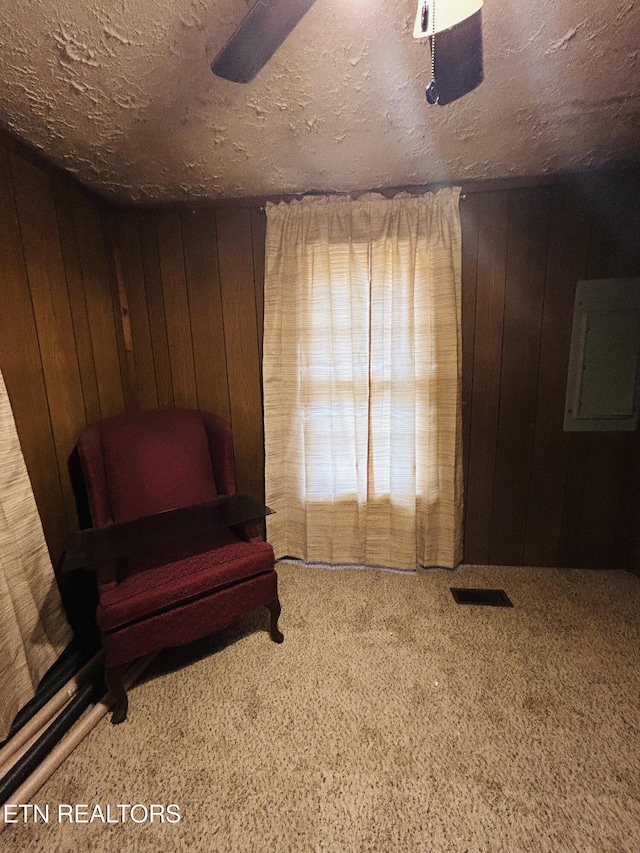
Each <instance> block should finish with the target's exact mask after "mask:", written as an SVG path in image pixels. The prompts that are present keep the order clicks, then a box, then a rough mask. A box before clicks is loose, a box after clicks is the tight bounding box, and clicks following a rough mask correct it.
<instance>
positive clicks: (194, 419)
mask: <svg viewBox="0 0 640 853" xmlns="http://www.w3.org/2000/svg"><path fill="white" fill-rule="evenodd" d="M78 452H79V456H80V461H81V463H82V469H83V473H84V478H85V483H86V487H87V496H88V499H89V507H90V510H91V518H92V522H93V524H94V526H96V527H103V526H105V525H106V524H111V523H112V522H118V521H129V520H131V519H134V518H139V517H140V516H143V515H153V514H154V513H158V512H164V511H166V510H169V509H175V508H177V507H182V506H190V505H192V504H198V503H203V502H204V501H209V500H213V499H214V498H215V497H216V496H217V495H218V494H233V493H234V492H235V484H234V475H233V442H232V438H231V429H230V427H229V425H228V424H227V423H226V422H225V421H224V420H223V419H222V418H219V417H217V416H216V415H213V414H211V413H208V412H200V411H196V410H193V409H175V408H170V409H169V408H167V409H148V410H135V411H129V412H123V413H122V414H119V415H114V416H113V417H110V418H105V419H104V420H102V421H98V422H97V423H95V424H91V425H90V426H88V427H87V428H86V429H85V430H84V431H83V432H82V434H81V436H80V439H79V441H78Z"/></svg>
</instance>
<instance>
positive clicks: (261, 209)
mask: <svg viewBox="0 0 640 853" xmlns="http://www.w3.org/2000/svg"><path fill="white" fill-rule="evenodd" d="M466 200H467V194H466V193H460V201H466ZM266 210H267V209H266V207H265V206H264V205H263V204H261V205H260V207H259V208H258V212H259V213H266Z"/></svg>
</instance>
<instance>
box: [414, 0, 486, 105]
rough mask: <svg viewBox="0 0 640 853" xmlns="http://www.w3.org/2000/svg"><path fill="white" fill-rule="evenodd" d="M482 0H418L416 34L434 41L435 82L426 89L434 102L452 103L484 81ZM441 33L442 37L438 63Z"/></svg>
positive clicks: (432, 73) (432, 45)
mask: <svg viewBox="0 0 640 853" xmlns="http://www.w3.org/2000/svg"><path fill="white" fill-rule="evenodd" d="M482 3H483V0H418V9H417V11H416V20H415V24H414V27H413V37H414V38H415V39H426V38H428V39H429V40H430V43H431V82H430V84H429V85H428V86H427V89H426V96H427V101H428V102H429V103H430V104H441V105H444V104H447V103H450V102H451V101H453V100H455V99H456V98H459V97H460V96H461V95H463V94H466V93H467V92H470V91H471V89H474V88H475V87H476V86H478V85H479V84H480V83H481V82H482V79H483V70H482V30H481V20H480V16H481V11H480V10H481V9H482ZM463 22H464V25H463ZM437 33H441V34H442V36H441V38H440V39H439V40H438V45H439V49H438V62H437V65H436V34H437ZM436 74H437V79H438V81H439V83H440V85H439V83H436Z"/></svg>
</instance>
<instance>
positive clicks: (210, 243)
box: [182, 211, 231, 420]
mask: <svg viewBox="0 0 640 853" xmlns="http://www.w3.org/2000/svg"><path fill="white" fill-rule="evenodd" d="M182 237H183V243H184V260H185V271H186V276H187V281H188V283H189V310H190V318H191V335H192V340H193V358H194V365H195V373H196V387H197V393H198V406H199V407H200V408H201V409H204V410H205V411H210V412H215V413H216V414H217V415H220V416H221V417H223V418H225V419H226V420H229V419H230V417H231V410H230V406H229V383H228V381H227V350H226V345H225V330H224V323H223V319H222V297H221V294H220V273H219V270H218V244H217V235H216V222H215V215H214V214H213V212H211V211H208V212H199V213H197V212H191V211H185V212H184V213H183V215H182Z"/></svg>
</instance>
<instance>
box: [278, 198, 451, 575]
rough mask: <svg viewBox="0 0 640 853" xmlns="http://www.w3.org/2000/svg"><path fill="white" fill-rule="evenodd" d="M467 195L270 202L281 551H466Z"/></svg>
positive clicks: (339, 556)
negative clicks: (463, 301) (463, 226)
mask: <svg viewBox="0 0 640 853" xmlns="http://www.w3.org/2000/svg"><path fill="white" fill-rule="evenodd" d="M458 203H459V189H458V188H452V189H445V190H441V191H439V192H438V193H436V194H433V193H427V194H425V195H423V196H409V195H407V194H400V195H398V196H396V197H395V198H393V199H387V198H385V197H383V196H381V195H379V194H374V193H371V194H368V195H365V196H363V197H361V198H360V199H358V200H357V201H353V200H351V199H349V198H345V197H332V196H328V197H308V198H304V199H301V200H299V201H293V202H291V203H289V204H285V203H281V204H278V205H272V204H269V205H268V206H267V239H266V259H265V330H264V353H263V377H264V402H265V450H266V469H265V472H266V496H267V503H268V504H269V506H271V507H272V508H273V509H274V510H275V511H276V514H275V515H273V516H270V518H269V522H268V531H269V539H270V541H271V543H272V544H273V546H274V548H275V551H276V554H277V556H278V557H281V556H291V557H299V558H302V559H305V560H309V561H321V562H331V563H355V564H367V565H384V566H391V567H396V568H403V569H414V568H415V567H416V566H446V567H452V566H455V565H457V564H458V563H459V562H460V560H461V557H462V550H461V547H462V471H461V405H460V381H461V372H460V324H461V316H460V289H461V237H460V217H459V210H458Z"/></svg>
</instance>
